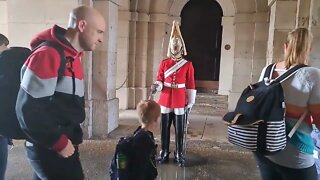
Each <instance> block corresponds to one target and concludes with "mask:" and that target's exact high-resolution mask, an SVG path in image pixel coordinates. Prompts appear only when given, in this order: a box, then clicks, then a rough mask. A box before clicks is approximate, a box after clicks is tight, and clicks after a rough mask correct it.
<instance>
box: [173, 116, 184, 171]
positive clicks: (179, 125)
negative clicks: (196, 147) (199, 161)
mask: <svg viewBox="0 0 320 180" xmlns="http://www.w3.org/2000/svg"><path fill="white" fill-rule="evenodd" d="M174 124H175V130H176V152H175V161H176V163H177V164H178V165H179V166H180V167H183V166H184V164H185V158H184V144H183V142H184V136H185V132H184V131H185V119H184V115H176V118H175V123H174Z"/></svg>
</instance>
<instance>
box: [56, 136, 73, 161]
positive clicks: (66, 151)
mask: <svg viewBox="0 0 320 180" xmlns="http://www.w3.org/2000/svg"><path fill="white" fill-rule="evenodd" d="M73 153H74V146H73V144H72V142H71V141H70V139H68V144H67V146H66V147H65V148H64V149H62V150H61V151H60V152H58V154H60V155H61V156H62V157H64V158H68V157H70V156H72V154H73Z"/></svg>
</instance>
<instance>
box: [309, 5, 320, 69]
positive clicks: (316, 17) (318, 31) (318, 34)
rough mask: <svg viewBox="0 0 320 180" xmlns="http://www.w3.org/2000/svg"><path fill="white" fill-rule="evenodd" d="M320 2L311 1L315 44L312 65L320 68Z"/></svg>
mask: <svg viewBox="0 0 320 180" xmlns="http://www.w3.org/2000/svg"><path fill="white" fill-rule="evenodd" d="M319 10H320V1H319V0H312V1H311V10H310V17H311V18H310V22H309V26H310V30H311V32H312V33H313V44H312V51H311V56H310V65H312V66H314V67H317V68H320V51H319V49H320V14H319Z"/></svg>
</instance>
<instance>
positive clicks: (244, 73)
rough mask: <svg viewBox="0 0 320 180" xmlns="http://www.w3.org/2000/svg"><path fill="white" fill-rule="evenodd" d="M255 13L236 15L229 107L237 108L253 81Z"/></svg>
mask: <svg viewBox="0 0 320 180" xmlns="http://www.w3.org/2000/svg"><path fill="white" fill-rule="evenodd" d="M253 19H254V14H236V16H235V20H234V23H235V47H234V48H235V50H234V51H235V52H234V64H233V75H232V87H231V92H230V94H229V98H228V105H229V106H228V108H229V109H230V110H232V109H234V108H235V105H236V102H237V100H238V98H239V96H240V94H241V92H242V90H243V88H244V87H246V86H247V85H248V84H249V83H251V82H252V57H253V52H254V49H253V45H254V32H255V23H254V22H253Z"/></svg>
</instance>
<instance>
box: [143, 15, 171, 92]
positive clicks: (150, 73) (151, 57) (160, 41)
mask: <svg viewBox="0 0 320 180" xmlns="http://www.w3.org/2000/svg"><path fill="white" fill-rule="evenodd" d="M167 21H168V15H167V14H160V13H159V14H158V13H154V14H150V23H149V27H148V29H149V33H148V50H147V52H148V55H147V56H148V57H147V73H146V89H147V91H148V90H149V87H150V86H151V84H152V83H153V82H155V80H156V76H157V73H158V69H159V64H160V62H161V60H163V59H164V58H165V57H163V54H166V51H167V49H166V48H164V46H165V45H164V39H165V36H166V33H165V32H166V27H167V24H166V23H167ZM166 47H167V46H166ZM157 94H159V93H157ZM147 95H148V96H149V95H150V92H147Z"/></svg>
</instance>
